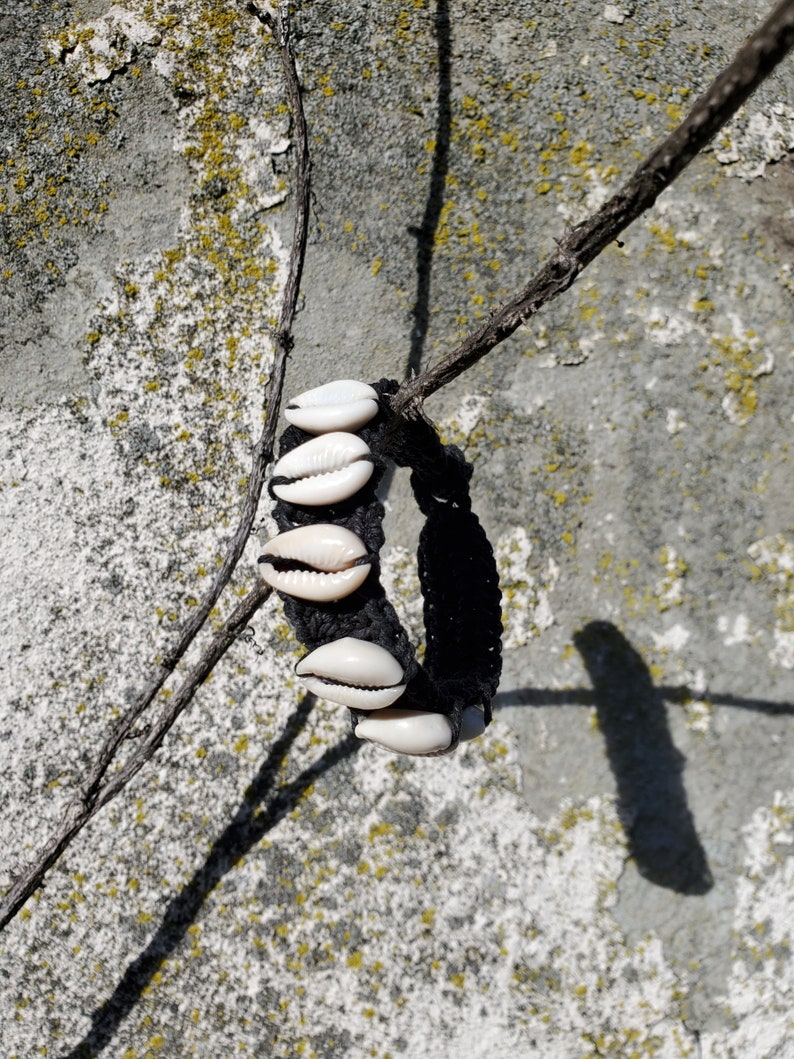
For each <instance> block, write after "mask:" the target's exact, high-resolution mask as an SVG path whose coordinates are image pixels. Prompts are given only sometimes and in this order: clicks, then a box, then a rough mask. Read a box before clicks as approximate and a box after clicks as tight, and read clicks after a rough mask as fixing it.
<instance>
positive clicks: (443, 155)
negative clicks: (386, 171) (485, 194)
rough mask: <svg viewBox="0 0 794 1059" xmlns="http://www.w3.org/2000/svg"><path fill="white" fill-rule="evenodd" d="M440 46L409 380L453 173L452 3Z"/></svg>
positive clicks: (420, 343) (414, 231)
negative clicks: (435, 248)
mask: <svg viewBox="0 0 794 1059" xmlns="http://www.w3.org/2000/svg"><path fill="white" fill-rule="evenodd" d="M436 44H437V50H438V89H437V92H436V135H435V146H434V148H433V162H432V167H431V170H430V186H429V188H428V191H427V200H426V202H425V212H424V216H423V217H422V223H421V224H420V225H419V227H418V228H416V227H411V228H409V229H408V231H409V233H410V234H411V235H413V236H414V237H415V238H416V297H415V299H414V307H413V312H412V315H413V318H414V323H413V328H412V329H411V347H410V352H409V354H408V363H407V365H406V376H407V377H409V378H410V376H411V375H413V374H417V373H418V372H419V369H420V368H421V366H422V356H423V354H424V349H425V342H426V340H427V331H428V328H429V326H430V281H431V277H432V272H433V249H434V246H435V239H436V229H437V228H438V223H439V220H440V219H441V210H442V208H443V205H444V188H445V187H446V180H447V171H448V169H449V145H450V140H451V136H452V103H451V62H452V60H451V54H452V41H451V37H450V26H449V3H448V0H437V3H436Z"/></svg>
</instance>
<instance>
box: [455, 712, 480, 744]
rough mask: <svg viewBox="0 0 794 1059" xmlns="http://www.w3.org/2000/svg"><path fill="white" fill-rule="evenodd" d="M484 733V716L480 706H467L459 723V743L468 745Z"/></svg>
mask: <svg viewBox="0 0 794 1059" xmlns="http://www.w3.org/2000/svg"><path fill="white" fill-rule="evenodd" d="M484 731H485V714H484V713H483V709H482V706H467V707H466V709H465V710H464V711H463V716H462V717H461V722H460V741H461V743H468V742H469V740H471V739H479V737H480V736H481V735H482V733H483V732H484Z"/></svg>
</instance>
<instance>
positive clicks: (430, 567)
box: [270, 379, 502, 753]
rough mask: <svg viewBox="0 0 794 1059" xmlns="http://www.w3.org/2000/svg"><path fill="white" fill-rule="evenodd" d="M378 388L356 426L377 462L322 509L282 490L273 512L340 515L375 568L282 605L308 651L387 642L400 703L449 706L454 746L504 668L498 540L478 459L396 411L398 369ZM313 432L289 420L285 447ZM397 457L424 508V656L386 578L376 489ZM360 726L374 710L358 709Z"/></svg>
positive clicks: (307, 519) (286, 516)
mask: <svg viewBox="0 0 794 1059" xmlns="http://www.w3.org/2000/svg"><path fill="white" fill-rule="evenodd" d="M372 386H373V388H374V389H375V390H376V392H377V394H378V398H379V411H378V413H377V415H376V416H375V418H374V419H372V420H371V421H370V422H369V423H368V424H367V425H366V426H364V427H361V428H360V429H359V430H357V431H356V432H357V433H358V434H359V435H360V437H361V438H363V440H364V441H365V442H366V443H367V445H368V446H369V448H370V451H371V452H372V455H373V458H374V462H375V472H374V474H373V475H372V478H371V479H370V480H369V482H368V483H367V485H365V486H364V488H363V489H361V490H360V491H359V492H358V493H356V494H355V496H353V497H351V498H350V499H349V500H345V501H343V502H341V503H338V504H332V505H329V506H326V507H323V508H322V509H320V510H318V509H316V508H314V509H313V508H308V507H302V506H299V505H296V504H290V503H287V502H285V501H283V500H279V499H277V498H276V497H275V494H274V493H273V491H272V487H273V485H274V484H275V485H277V484H279V481H280V480H279V479H278V478H276V479H273V480H272V481H271V483H270V490H271V496H272V497H273V499H274V500H276V504H275V508H274V510H273V517H274V519H275V521H276V524H277V525H278V528H279V530H280V531H281V532H285V531H287V530H290V529H293V528H294V527H296V526H308V525H313V524H315V523H323V522H332V523H334V524H336V525H340V526H344V527H346V528H347V529H349V530H352V531H353V533H355V534H357V536H358V537H360V539H361V540H362V541H363V543H364V545H365V546H366V549H367V559H366V560H365V561H366V562H369V563H371V565H372V570H371V572H370V574H369V576H368V577H367V580H366V581H365V582H364V584H363V585H362V586H361V588H359V589H358V590H357V591H355V592H354V593H352V595H350V596H347V597H345V598H344V599H341V600H338V601H336V602H333V603H314V602H309V601H307V600H302V599H296V598H295V597H292V596H287V595H284V594H282V599H283V601H284V612H285V614H286V616H287V619H288V620H289V622H290V623H291V624H292V626H293V628H294V630H295V634H296V636H297V638H298V639H299V640H300V641H301V642H302V643H304V644H305V645H306V647H307V648H309V650H310V651H312V650H314V649H315V648H317V647H320V646H321V645H323V644H326V643H329V642H331V641H332V640H336V639H339V638H340V637H343V636H353V637H356V638H357V639H360V640H369V641H371V642H372V643H376V644H379V645H380V646H381V647H384V648H385V649H386V650H387V651H389V652H390V653H391V654H392V655H394V657H395V658H396V659H397V660H398V662H399V663H400V665H401V666H402V667H403V670H404V671H405V678H404V679H405V681H406V683H407V688H406V690H405V692H404V694H403V695H402V696H401V698H400V700H399V703H398V705H399V707H400V709H413V710H426V711H428V712H432V713H443V714H445V715H446V716H447V717H448V718H449V721H450V725H451V728H452V743H451V745H450V747H449V748H448V749H447V751H445V752H447V753H448V752H449V751H451V750H454V749H455V747H456V746H457V744H458V740H459V738H460V727H461V716H462V713H463V710H464V709H465V708H466V707H467V706H472V705H477V706H481V707H482V708H483V711H484V717H485V723H486V725H487V724H489V723H490V721H491V700H492V698H493V696H494V695H495V694H496V689H497V686H498V683H499V676H500V673H501V633H502V621H501V594H500V591H499V580H498V575H497V571H496V563H495V561H494V555H493V550H492V548H491V545H490V543H489V541H488V538H487V537H486V535H485V532H484V530H483V528H482V526H481V525H480V523H479V521H478V519H477V516H476V515H475V514H474V513H473V512H472V510H471V500H470V498H469V481H470V479H471V475H472V467H471V464H469V463H467V462H466V460H465V459H464V457H463V454H462V453H461V451H460V450H459V449H458V448H457V447H456V446H454V445H442V443H441V441H440V439H439V437H438V434H437V433H436V431H435V429H434V427H433V426H432V424H431V423H430V422H429V421H428V420H426V419H424V418H418V419H414V420H404V419H399V420H398V419H396V418H395V417H394V415H393V414H392V411H391V406H390V404H389V400H388V398H389V397H390V396H391V395H393V394H394V393H396V392H397V390H398V388H399V384H398V383H397V382H396V381H394V380H392V379H382V380H381V381H380V382H377V383H373V384H372ZM309 437H310V435H308V434H306V433H305V432H304V431H302V430H300V429H299V428H298V427H295V426H290V427H288V428H287V429H286V430H285V431H284V433H283V434H282V436H281V441H280V447H279V455H280V456H283V455H285V453H287V452H289V451H290V450H291V449H293V448H295V447H296V446H297V445H300V444H302V443H303V442H305V441H307V440H308V439H309ZM387 459H391V460H393V461H394V463H396V464H397V465H398V466H400V467H410V468H411V471H412V474H411V487H412V489H413V492H414V496H415V497H416V501H417V503H418V505H419V507H420V509H421V511H422V513H423V514H424V515H425V519H426V521H425V524H424V527H423V529H422V532H421V535H420V538H419V548H418V556H417V557H418V566H419V581H420V585H421V589H422V595H423V597H424V624H425V635H426V647H425V655H424V664H423V665H420V664H419V662H417V660H416V654H415V652H414V648H413V647H412V645H411V643H410V641H409V639H408V636H407V634H406V632H405V630H404V629H403V627H402V625H401V624H400V621H399V619H398V617H397V614H396V612H395V610H394V607H393V606H392V605H391V603H389V601H388V599H387V598H386V594H385V592H384V590H383V586H382V585H381V582H380V562H379V553H380V550H381V548H382V547H383V543H384V535H383V525H382V523H383V516H384V509H383V505H382V504H381V503H380V501H379V500H378V498H377V495H376V490H377V486H378V483H379V482H380V480H381V478H382V476H383V472H384V470H385V467H386V460H387ZM350 712H351V714H352V723H353V727H354V728H355V725H356V724H357V723H358V720H359V719H360V718H361V717H363V716H366V714H363V713H360V712H358V711H356V710H351V711H350Z"/></svg>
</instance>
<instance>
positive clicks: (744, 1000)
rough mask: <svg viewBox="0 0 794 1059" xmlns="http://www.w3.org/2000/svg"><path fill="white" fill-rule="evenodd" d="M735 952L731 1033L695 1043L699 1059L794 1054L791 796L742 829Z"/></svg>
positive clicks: (779, 796)
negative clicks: (744, 849) (700, 1050)
mask: <svg viewBox="0 0 794 1059" xmlns="http://www.w3.org/2000/svg"><path fill="white" fill-rule="evenodd" d="M743 835H744V839H745V843H746V847H747V854H746V857H745V873H744V875H743V876H741V877H740V878H739V879H738V881H737V890H736V907H735V911H734V936H735V939H736V940H735V946H734V951H733V954H732V964H731V973H730V977H729V979H728V989H727V994H726V997H725V1004H726V1008H727V1011H728V1014H729V1017H730V1018H732V1019H733V1020H734V1028H733V1029H732V1030H730V1031H729V1032H726V1033H724V1034H713V1033H710V1034H706V1035H704V1037H703V1038H702V1039H701V1043H702V1046H703V1055H704V1056H705V1057H708V1059H721V1057H722V1056H724V1055H764V1056H767V1055H769V1056H772V1055H774V1056H786V1055H791V1054H792V1053H794V1024H792V1020H791V1010H792V998H793V997H794V955H793V950H794V857H793V856H792V855H791V851H792V845H794V791H788V792H783V791H778V792H776V793H775V797H774V800H773V802H772V804H771V805H769V806H762V807H761V808H759V809H757V810H756V812H755V813H754V814H753V816H752V819H751V820H750V822H749V823H748V824H747V826H746V827H745V828H744V829H743Z"/></svg>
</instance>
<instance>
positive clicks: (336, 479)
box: [273, 431, 375, 507]
mask: <svg viewBox="0 0 794 1059" xmlns="http://www.w3.org/2000/svg"><path fill="white" fill-rule="evenodd" d="M371 456H372V453H371V452H370V451H369V446H368V445H367V443H366V442H365V441H363V440H362V439H361V438H360V437H358V435H356V434H345V433H342V432H340V431H335V432H333V433H331V434H323V435H322V436H321V437H319V438H312V439H311V441H306V442H304V443H303V445H298V446H297V447H296V448H294V449H291V450H290V451H289V452H288V453H287V454H286V455H285V456H282V457H281V459H280V460H279V461H278V463H277V464H276V465H275V467H274V468H273V477H274V478H292V479H294V481H291V482H284V483H282V484H279V485H274V486H273V492H274V493H275V494H276V496H277V497H278V498H279V499H280V500H286V501H288V502H289V503H290V504H304V505H307V506H309V507H317V506H319V505H323V504H337V503H339V501H340V500H347V498H348V497H350V496H353V494H354V493H357V492H358V491H359V489H361V487H362V486H364V485H366V483H367V482H368V481H369V480H370V478H371V477H372V472H373V471H374V469H375V466H374V464H373V463H372V460H371Z"/></svg>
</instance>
